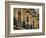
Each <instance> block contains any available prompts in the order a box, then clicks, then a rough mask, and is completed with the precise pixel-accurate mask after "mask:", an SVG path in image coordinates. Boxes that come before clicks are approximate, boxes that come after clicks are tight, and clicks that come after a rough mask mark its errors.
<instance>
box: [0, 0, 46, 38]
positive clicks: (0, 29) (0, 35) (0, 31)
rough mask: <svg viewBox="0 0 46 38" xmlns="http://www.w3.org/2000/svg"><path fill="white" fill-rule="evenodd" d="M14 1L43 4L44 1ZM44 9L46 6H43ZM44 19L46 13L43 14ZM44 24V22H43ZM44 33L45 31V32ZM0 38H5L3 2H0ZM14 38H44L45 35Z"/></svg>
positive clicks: (45, 37)
mask: <svg viewBox="0 0 46 38" xmlns="http://www.w3.org/2000/svg"><path fill="white" fill-rule="evenodd" d="M12 1H13V0H12ZM14 1H24V2H40V3H44V2H45V1H46V0H14ZM45 3H46V2H45ZM45 9H46V4H45ZM45 12H46V11H45ZM45 19H46V13H45ZM45 22H46V20H45ZM45 25H46V24H45ZM45 29H46V26H45ZM45 33H46V31H45ZM0 38H5V0H0ZM15 38H46V35H41V36H24V37H15Z"/></svg>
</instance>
